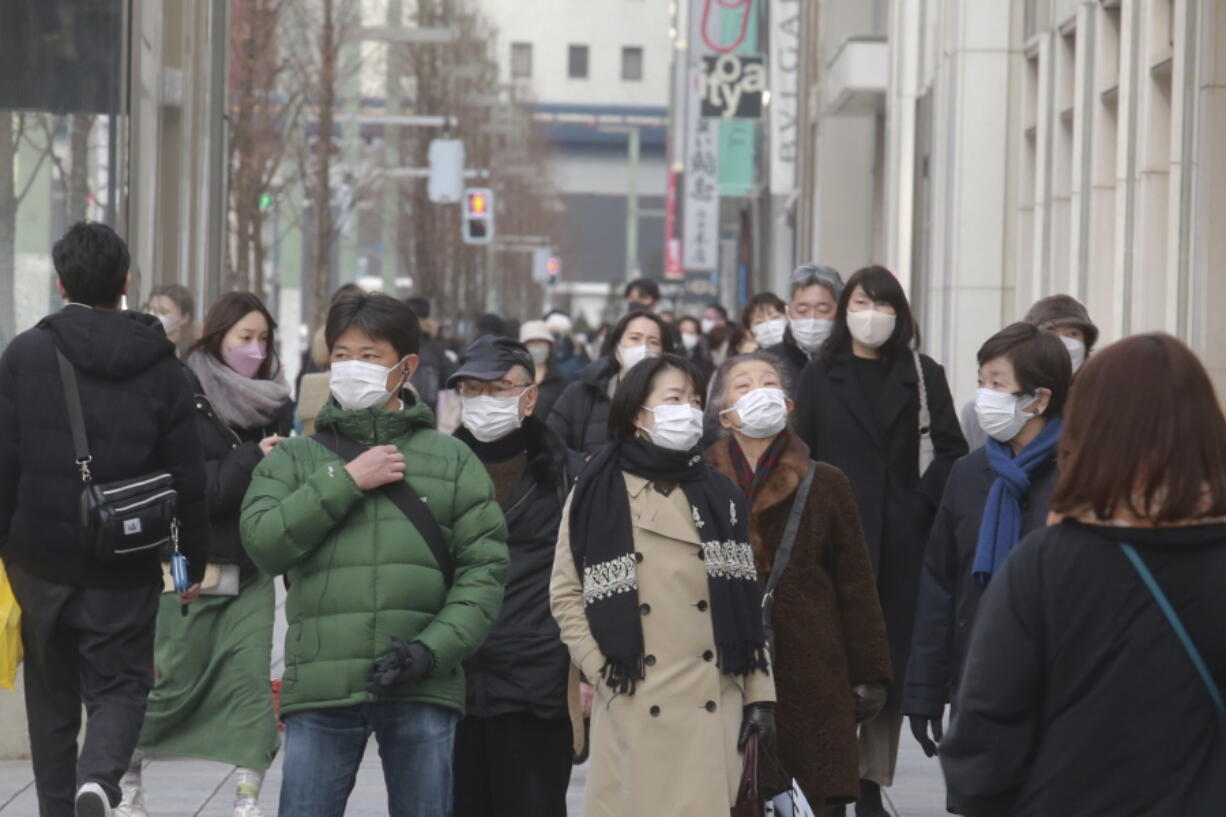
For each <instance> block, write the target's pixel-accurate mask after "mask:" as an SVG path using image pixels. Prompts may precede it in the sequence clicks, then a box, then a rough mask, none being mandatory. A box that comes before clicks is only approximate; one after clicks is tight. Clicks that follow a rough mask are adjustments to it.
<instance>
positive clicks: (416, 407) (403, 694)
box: [242, 294, 509, 817]
mask: <svg viewBox="0 0 1226 817" xmlns="http://www.w3.org/2000/svg"><path fill="white" fill-rule="evenodd" d="M325 336H326V338H327V343H328V349H329V354H330V356H331V360H332V369H331V386H332V397H333V399H332V400H331V401H329V403H328V404H327V405H326V406H325V407H324V409H323V410H322V411H321V412H320V414H319V417H318V418H317V420H316V427H317V430H318V432H319V434H320V435H321V437H322V439H324V441H325V442H328V441H329V437H331V439H332V440H337V439H339V438H347V439H348V440H351V441H353V442H355V443H358V444H360V445H361V446H362V447H364V448H367V449H368V450H366V452H365V453H363V454H362V455H361V456H359V457H357V458H355V459H353V460H352V461H350V462H349V463H348V464H346V463H345V461H344V460H343V459H342V458H341V457H340V456H339V455H337V454H335V453H333V451H332V450H330V449H329V447H328V446H327V445H325V444H322V443H321V442H319V441H316V440H315V439H312V438H293V439H289V440H285V441H284V442H282V443H280V444H279V445H278V446H277V447H276V448H275V449H274V450H273V451H272V453H270V454H269V455H268V456H267V457H265V458H264V459H263V460H262V461H261V463H260V465H259V466H257V468H256V470H255V474H254V477H253V479H252V483H251V488H250V489H249V490H248V492H247V497H246V499H245V500H244V502H243V512H242V536H243V544H244V545H245V547H246V549H247V552H248V554H249V555H250V556H251V558H252V560H253V561H254V562H255V563H256V564H257V565H258V566H259V567H260V568H261V569H263V570H265V571H267V572H269V573H284V574H285V575H286V576H287V578H288V579H289V584H290V589H289V597H288V599H287V601H286V617H287V619H288V620H289V631H288V633H287V634H286V638H285V674H284V677H283V678H282V682H281V712H282V715H283V717H284V719H285V723H286V730H287V731H286V748H285V760H284V768H283V774H282V788H281V803H280V809H281V813H283V814H293V815H294V816H295V817H341V815H343V814H344V810H345V803H346V801H347V799H348V796H349V791H350V790H351V789H352V787H353V782H354V778H355V776H356V774H357V769H358V764H359V763H360V761H361V759H362V753H363V750H364V749H365V747H366V742H367V740H368V738H369V737H370V735H371V734H374V735H375V737H376V739H377V740H378V741H379V754H380V756H381V757H382V759H383V766H384V773H385V778H386V780H387V781H388V789H389V790H388V806H389V814H390V815H391V817H401V816H402V815H404V817H407V816H408V815H422V814H438V815H444V814H449V813H450V812H451V797H452V782H451V757H452V744H453V740H454V735H455V725H456V722H457V720H458V719H459V717H460V715H462V714H463V710H464V694H465V681H464V674H463V670H462V669H461V666H460V664H461V661H462V660H463V659H464V658H466V657H467V656H469V655H471V654H472V653H473V652H475V651H476V649H477V648H478V647H479V646H480V645H481V642H482V641H483V640H484V639H485V637H486V634H487V633H488V632H489V629H490V626H491V624H492V622H493V621H494V619H495V618H496V616H497V614H498V609H499V606H500V605H501V603H502V594H503V587H504V584H505V582H506V579H507V573H508V567H509V561H508V557H507V548H506V525H505V522H504V519H503V515H502V511H501V509H500V507H499V505H498V502H497V501H496V499H495V497H494V489H493V485H492V484H491V482H490V479H489V476H488V474H487V473H486V470H485V468H484V467H483V466H482V465H481V462H480V461H479V460H478V459H477V458H476V457H475V456H474V455H473V454H472V452H471V450H470V449H469V448H468V447H467V446H465V445H464V444H463V443H461V442H459V441H458V440H455V439H452V438H450V437H446V436H444V435H441V434H439V433H438V432H436V431H434V416H433V414H432V413H431V412H430V409H429V408H427V407H426V406H425V405H424V404H422V403H420V402H418V401H417V399H416V398H415V396H414V395H413V394H412V392H411V391H408V390H406V389H405V384H406V383H407V382H408V379H409V378H410V377H412V374H413V370H414V369H415V368H416V363H417V355H416V352H417V345H418V342H419V339H420V329H419V326H418V322H417V318H416V316H415V315H414V314H413V311H412V310H411V309H409V308H408V307H407V306H405V305H404V304H402V303H400V302H399V301H397V300H395V299H394V298H391V297H388V296H386V295H380V294H372V295H352V296H349V297H346V298H343V299H341V300H339V301H337V302H336V303H335V304H333V306H332V309H331V310H330V311H329V313H328V320H327V326H326V328H325ZM401 480H407V482H408V483H409V486H410V487H411V488H412V491H413V493H416V494H418V495H420V496H421V497H422V499H424V500H425V505H426V507H427V508H428V509H429V512H430V513H431V514H432V515H433V517H434V519H435V520H436V521H437V523H438V526H439V527H440V528H441V529H442V533H443V538H444V540H445V544H446V546H447V547H448V549H449V552H450V561H451V563H452V566H453V568H454V576H453V579H452V582H451V585H450V587H448V585H447V579H446V577H445V574H444V570H443V569H442V566H441V565H440V564H439V562H438V560H436V559H435V557H434V554H433V553H432V551H431V549H430V547H429V545H428V544H427V541H426V539H425V538H424V537H423V536H422V535H421V534H420V533H419V532H418V530H417V528H416V527H414V525H413V524H412V523H411V522H410V521H409V519H408V517H407V516H406V515H405V514H404V513H403V512H402V511H401V510H400V509H399V507H398V506H397V505H396V504H395V503H394V502H393V501H392V500H391V499H390V498H389V497H388V496H387V495H386V494H385V493H384V492H383V491H382V490H380V489H381V488H382V487H383V486H384V485H388V484H392V483H397V482H399V481H401Z"/></svg>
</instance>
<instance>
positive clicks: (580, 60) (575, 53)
mask: <svg viewBox="0 0 1226 817" xmlns="http://www.w3.org/2000/svg"><path fill="white" fill-rule="evenodd" d="M566 66H567V74H568V76H570V78H571V79H587V46H586V45H572V46H571V47H570V53H569V55H568V57H567V61H566Z"/></svg>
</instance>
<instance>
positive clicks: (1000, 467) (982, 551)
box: [971, 417, 1061, 584]
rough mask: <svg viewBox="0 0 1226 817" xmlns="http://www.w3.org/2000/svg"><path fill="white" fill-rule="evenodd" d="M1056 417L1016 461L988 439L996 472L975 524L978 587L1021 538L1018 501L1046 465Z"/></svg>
mask: <svg viewBox="0 0 1226 817" xmlns="http://www.w3.org/2000/svg"><path fill="white" fill-rule="evenodd" d="M1060 425H1061V423H1060V418H1059V417H1056V418H1054V419H1051V420H1048V421H1047V425H1045V426H1044V427H1043V430H1042V431H1040V432H1039V436H1037V437H1035V438H1034V439H1033V440H1031V441H1030V443H1029V444H1028V445H1027V446H1026V447H1025V448H1023V449H1022V450H1021V451H1020V452H1018V455H1017V457H1016V458H1014V457H1013V456H1012V453H1011V452H1012V449H1010V448H1009V445H1008V444H1007V443H1001V442H997V441H996V440H993V439H992V438H990V437H989V438H988V441H987V445H986V450H987V452H988V465H989V466H991V468H992V470H993V471H994V472H995V473H996V481H995V482H994V483H992V490H991V491H989V492H988V504H987V505H986V506H985V507H984V509H983V522H982V523H980V525H979V544H978V546H977V547H976V549H975V564H974V566H973V567H972V568H971V575H973V576H974V577H975V581H977V582H979V583H980V584H987V583H988V581H989V580H990V579H991V578H992V574H993V573H995V572H996V571H997V570H1000V566H1001V565H1003V564H1004V563H1005V559H1007V558H1009V553H1010V552H1011V551H1012V550H1013V547H1014V545H1016V544H1017V540H1018V539H1019V538H1021V535H1022V498H1023V497H1025V496H1026V494H1027V493H1028V492H1029V491H1030V475H1031V474H1033V473H1034V470H1035V469H1036V468H1038V467H1039V466H1040V465H1042V464H1043V463H1045V462H1048V461H1049V460H1050V459H1051V458H1052V455H1053V454H1054V453H1055V450H1056V443H1058V442H1059V441H1060Z"/></svg>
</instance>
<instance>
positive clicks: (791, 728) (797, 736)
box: [707, 432, 891, 809]
mask: <svg viewBox="0 0 1226 817" xmlns="http://www.w3.org/2000/svg"><path fill="white" fill-rule="evenodd" d="M785 433H786V432H785ZM790 437H791V440H790V444H789V446H788V448H787V450H786V451H785V452H784V455H783V457H781V458H780V460H779V464H778V465H777V466H776V468H775V470H774V472H773V473H772V474H771V475H770V476H769V477H768V479H767V481H766V484H765V485H763V486H762V488H761V489H760V491H759V492H758V495H757V497H756V498H755V499H754V501H753V506H752V508H751V515H750V522H749V535H750V541H751V542H752V544H753V548H754V554H755V556H756V559H757V566H758V573H759V575H760V576H761V581H762V583H763V584H765V582H766V579H767V577H768V576H770V571H771V568H772V567H773V565H774V560H775V551H776V549H777V548H778V547H779V540H780V539H781V538H782V537H783V530H784V528H785V527H786V525H787V521H788V515H789V514H790V513H791V509H792V501H793V497H794V496H795V494H796V489H797V488H798V487H799V485H800V482H801V480H802V479H803V478H804V475H805V471H806V470H807V469H808V467H809V449H808V447H807V446H806V445H805V444H804V442H803V441H801V439H800V438H799V437H797V436H796V435H795V434H791V435H790ZM733 445H737V443H736V441H735V440H733V439H732V438H731V437H726V438H724V439H721V440H720V441H719V442H718V443H716V444H715V445H714V446H712V447H711V449H710V450H709V451H708V452H707V458H708V460H709V461H710V462H711V464H712V465H714V466H715V467H716V468H718V469H719V470H720V471H722V472H723V473H724V474H726V475H727V476H728V477H730V478H731V479H733V480H735V479H736V475H735V471H734V469H733V466H732V456H731V451H730V448H729V446H733ZM773 623H774V626H775V651H776V654H775V664H774V675H775V689H776V695H777V697H778V704H777V705H776V706H777V709H776V714H775V721H776V723H777V724H778V729H779V753H780V757H781V759H782V761H783V764H784V767H785V768H786V769H787V771H788V772H789V773H790V774H791V775H792V776H793V777H794V778H795V779H796V781H797V783H798V784H799V785H800V789H801V791H802V792H803V793H804V795H805V799H807V800H808V801H809V803H810V805H812V806H813V807H814V808H815V809H820V808H821V807H822V805H823V804H826V803H830V804H836V803H847V802H851V801H853V800H855V799H856V797H857V796H859V792H860V780H859V779H860V774H859V759H858V754H857V746H856V720H855V702H854V699H853V697H852V692H851V689H852V687H853V686H855V685H857V684H863V683H869V682H873V681H887V680H889V679H890V678H891V668H890V649H889V643H888V641H887V640H886V633H885V620H884V618H883V617H882V614H881V604H880V602H879V601H878V598H877V583H876V580H875V579H874V578H873V568H872V565H871V564H870V563H869V557H868V548H867V547H866V545H865V543H864V533H863V531H862V529H861V527H860V513H859V509H858V506H857V504H856V496H855V494H854V493H853V492H852V489H851V483H850V482H848V481H847V477H845V476H843V473H842V472H841V471H839V470H838V469H837V468H834V467H833V466H830V465H826V464H824V463H818V465H817V471H816V473H815V475H814V478H813V488H812V490H811V491H810V493H809V498H808V502H807V503H806V507H805V511H804V515H803V516H802V517H801V523H800V530H799V533H798V534H797V536H796V544H795V545H794V548H793V550H792V558H791V561H790V562H789V563H788V566H787V568H786V569H785V570H784V573H783V578H782V580H781V581H780V584H779V588H778V590H776V592H775V609H774V622H773Z"/></svg>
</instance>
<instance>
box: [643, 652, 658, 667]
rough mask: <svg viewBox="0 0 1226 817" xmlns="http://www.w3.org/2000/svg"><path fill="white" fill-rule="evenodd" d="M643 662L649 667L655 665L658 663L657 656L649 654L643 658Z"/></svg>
mask: <svg viewBox="0 0 1226 817" xmlns="http://www.w3.org/2000/svg"><path fill="white" fill-rule="evenodd" d="M643 663H644V664H646V665H647V666H649V667H654V666H655V665H656V657H655V656H654V655H649V656H647V657H646V658H644V659H643Z"/></svg>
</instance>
